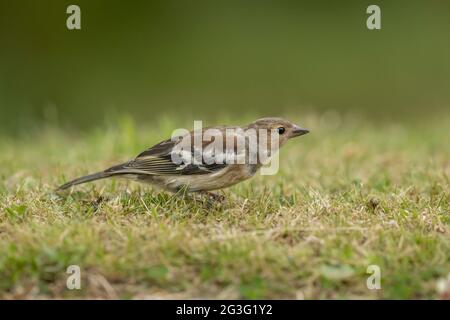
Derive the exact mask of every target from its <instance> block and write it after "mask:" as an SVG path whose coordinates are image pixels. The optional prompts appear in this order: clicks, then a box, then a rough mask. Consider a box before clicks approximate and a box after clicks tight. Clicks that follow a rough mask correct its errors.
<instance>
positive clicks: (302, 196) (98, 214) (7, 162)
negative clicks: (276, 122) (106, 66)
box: [0, 114, 450, 299]
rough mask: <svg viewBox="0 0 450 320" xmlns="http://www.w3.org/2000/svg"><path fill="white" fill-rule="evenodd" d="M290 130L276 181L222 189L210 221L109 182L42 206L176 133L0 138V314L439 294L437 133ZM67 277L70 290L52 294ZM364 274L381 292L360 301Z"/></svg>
mask: <svg viewBox="0 0 450 320" xmlns="http://www.w3.org/2000/svg"><path fill="white" fill-rule="evenodd" d="M294 118H295V117H294ZM223 122H228V123H242V120H239V121H236V120H234V121H232V120H229V121H223ZM299 122H300V123H301V124H303V125H304V126H305V127H308V128H310V129H312V133H311V134H309V135H307V136H305V137H302V138H299V139H298V140H295V141H291V142H289V144H288V145H287V146H286V147H284V148H283V150H282V151H281V156H280V171H279V173H278V174H277V175H276V176H257V177H255V178H254V179H252V180H250V181H248V182H245V183H242V184H240V185H237V186H235V187H232V188H230V189H227V190H225V191H224V195H226V196H227V201H226V202H225V203H224V204H221V205H215V206H213V207H211V206H208V205H206V204H205V203H202V202H201V201H195V202H193V201H189V200H184V199H180V198H177V197H172V195H170V194H166V193H161V192H157V191H154V190H152V188H151V187H149V186H145V185H140V184H137V183H133V182H126V181H123V180H105V181H100V182H96V183H94V184H88V185H84V186H80V187H78V188H75V189H74V190H73V192H72V193H66V194H62V195H57V194H55V193H54V192H53V189H54V188H55V187H56V186H57V185H59V184H61V183H63V182H65V181H66V180H68V179H70V178H74V177H76V176H78V175H82V174H86V173H88V172H91V171H96V170H99V169H102V168H105V167H107V166H109V165H112V164H114V163H116V162H119V161H123V160H126V159H129V158H131V157H132V156H134V155H135V154H137V153H138V152H139V151H141V150H143V149H144V148H145V147H148V146H150V145H152V144H153V143H156V142H158V141H159V140H161V139H163V138H165V137H167V136H170V134H171V131H172V129H174V128H177V127H180V126H185V127H191V126H192V124H190V123H189V122H187V121H179V122H177V121H176V120H167V119H161V121H158V122H157V123H159V124H158V125H156V127H155V125H153V126H152V127H150V128H143V127H137V126H136V125H135V124H134V123H133V121H131V120H130V119H129V118H124V119H123V120H122V121H120V122H119V123H118V125H117V126H113V125H109V126H104V127H101V128H98V129H96V130H93V131H90V132H87V133H83V134H74V133H67V132H65V131H63V130H61V129H57V128H56V127H46V128H42V130H41V132H40V133H38V134H34V135H31V134H30V135H28V136H24V137H16V138H11V137H2V139H0V298H125V299H129V298H225V299H228V298H245V299H253V298H269V299H271V298H294V299H295V298H305V299H317V298H333V299H335V298H337V299H339V298H364V299H366V298H368V299H374V298H375V299H376V298H385V299H399V298H406V299H409V298H442V297H444V295H445V294H448V293H445V292H444V293H443V292H442V289H441V290H440V291H438V290H437V285H438V283H441V287H442V279H444V278H445V277H447V275H448V274H449V272H450V207H449V206H450V205H449V203H450V186H449V179H450V148H449V145H448V128H449V127H450V118H446V117H442V118H441V119H439V120H434V121H431V120H423V121H422V122H418V121H416V122H407V123H403V124H402V123H374V122H373V121H371V122H367V121H365V120H364V119H363V118H358V117H349V116H338V115H333V114H324V115H315V114H312V115H309V116H307V117H306V118H304V119H303V121H299ZM445 137H447V138H445ZM73 264H74V265H78V266H80V268H81V279H82V282H81V285H82V288H81V290H68V289H67V288H66V279H67V276H68V275H67V274H66V269H67V267H68V266H69V265H73ZM372 264H375V265H378V266H379V267H380V269H381V286H382V288H381V289H380V290H369V289H368V288H367V286H366V279H367V278H368V276H369V274H367V273H366V269H367V267H368V266H369V265H372ZM444 287H445V286H444Z"/></svg>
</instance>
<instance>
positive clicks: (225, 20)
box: [0, 0, 450, 134]
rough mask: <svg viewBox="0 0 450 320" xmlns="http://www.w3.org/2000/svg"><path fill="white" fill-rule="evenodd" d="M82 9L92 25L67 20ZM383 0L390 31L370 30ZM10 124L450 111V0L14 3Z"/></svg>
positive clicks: (3, 98) (4, 126)
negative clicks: (73, 7)
mask: <svg viewBox="0 0 450 320" xmlns="http://www.w3.org/2000/svg"><path fill="white" fill-rule="evenodd" d="M69 4H78V5H79V6H80V7H81V24H82V30H78V31H77V30H75V31H69V30H67V28H66V18H67V16H68V15H67V14H66V8H67V6H68V5H69ZM370 4H378V5H379V6H380V7H381V11H382V30H380V31H369V30H368V29H367V28H366V19H367V17H368V15H367V14H366V8H367V6H368V5H370ZM0 46H1V47H0V126H1V129H0V131H3V132H6V133H10V134H13V133H16V132H20V131H23V130H24V129H26V130H31V129H32V128H39V126H40V125H41V124H43V123H53V124H56V125H58V126H63V127H67V128H73V129H75V130H76V129H78V128H80V129H85V128H89V127H93V126H96V125H98V124H99V123H102V122H103V121H105V119H108V118H109V117H111V116H112V115H115V114H116V115H117V114H124V113H125V114H131V115H132V116H134V117H135V118H136V119H138V121H140V122H141V123H146V124H148V123H151V122H152V121H157V119H158V117H160V116H161V115H164V116H187V117H190V118H194V119H208V118H209V119H213V118H219V117H220V116H222V115H231V116H232V117H234V116H236V117H238V116H240V115H242V114H245V115H247V116H248V115H251V116H252V117H255V118H256V117H259V116H266V115H280V114H283V113H294V114H298V115H301V114H303V113H307V112H311V111H314V112H315V111H316V110H317V112H322V111H324V110H337V111H338V112H341V111H342V112H352V113H353V112H354V113H358V114H363V115H367V118H369V119H370V118H371V119H399V120H400V121H407V120H406V119H411V117H414V118H415V119H420V118H419V117H422V116H424V115H426V114H432V115H434V116H436V115H438V116H439V115H440V114H442V113H448V112H449V106H450V1H444V0H442V1H437V0H434V1H410V0H409V1H406V0H403V1H339V2H338V1H255V0H246V1H244V0H241V1H233V0H227V1H167V0H165V1H127V2H125V1H111V0H108V1H106V0H105V1H103V0H95V1H92V0H84V1H82V0H77V1H62V0H54V1H48V0H40V1H32V0H28V1H24V0H18V1H6V0H0Z"/></svg>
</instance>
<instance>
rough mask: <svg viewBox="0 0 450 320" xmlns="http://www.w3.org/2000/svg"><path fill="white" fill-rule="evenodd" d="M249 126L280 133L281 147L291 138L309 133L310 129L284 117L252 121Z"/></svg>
mask: <svg viewBox="0 0 450 320" xmlns="http://www.w3.org/2000/svg"><path fill="white" fill-rule="evenodd" d="M248 127H249V128H254V129H256V130H259V129H265V130H267V131H268V132H269V134H271V133H272V132H274V133H275V134H277V135H278V139H279V140H278V141H279V146H280V147H281V146H282V145H283V144H284V143H286V141H288V140H289V139H291V138H295V137H299V136H302V135H304V134H307V133H308V132H309V130H307V129H304V128H302V127H300V126H298V125H296V124H294V123H292V122H290V121H288V120H285V119H282V118H262V119H258V120H256V121H254V122H252V123H251V124H250V125H249V126H248Z"/></svg>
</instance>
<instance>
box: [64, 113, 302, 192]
mask: <svg viewBox="0 0 450 320" xmlns="http://www.w3.org/2000/svg"><path fill="white" fill-rule="evenodd" d="M280 128H282V129H283V130H281V129H280ZM211 129H212V130H213V132H216V133H217V134H220V136H221V137H222V148H223V149H221V151H220V152H223V154H220V152H215V151H217V150H216V149H213V148H212V143H213V142H214V140H212V141H211V140H209V139H205V137H204V134H205V132H206V130H209V131H208V132H210V131H211ZM227 129H228V132H227ZM233 129H234V135H229V134H226V133H229V131H230V130H233ZM239 129H241V130H239ZM246 129H255V130H259V129H267V130H278V131H273V132H276V134H279V137H278V138H279V146H278V147H281V146H282V145H283V144H284V143H285V142H286V141H287V140H288V139H290V138H293V137H296V136H300V135H303V134H306V133H308V132H309V131H308V130H306V129H302V128H300V127H299V126H296V125H294V124H292V123H291V122H289V121H287V120H283V119H280V118H263V119H259V120H257V121H255V122H253V123H251V124H249V125H248V126H246V127H236V126H228V127H227V126H220V127H210V128H204V129H203V130H202V131H191V132H190V133H189V134H188V135H184V136H181V137H179V138H178V139H168V140H165V141H162V142H160V143H158V144H156V145H154V146H153V147H151V148H149V149H147V150H145V151H144V152H142V153H141V154H139V155H138V156H137V157H136V158H135V159H133V160H131V161H128V162H125V163H123V164H119V165H116V166H113V167H111V168H109V169H106V170H105V171H102V172H98V173H94V174H91V175H88V176H84V177H81V178H78V179H75V180H73V181H70V182H68V183H66V184H64V185H62V186H60V187H59V189H60V190H63V189H67V188H70V187H72V186H75V185H78V184H82V183H86V182H90V181H94V180H99V179H104V178H109V177H124V178H129V179H133V180H137V181H141V182H146V183H151V184H153V185H156V186H158V187H161V188H162V189H165V190H168V191H171V192H177V191H179V190H181V189H183V190H186V191H187V192H206V191H211V190H217V189H222V188H226V187H229V186H232V185H234V184H236V183H239V182H241V181H244V180H246V179H249V178H251V177H252V176H253V175H254V174H255V173H256V172H257V171H258V169H259V168H260V167H261V166H262V163H261V162H262V161H261V160H260V159H259V158H258V156H257V155H254V154H252V148H249V147H248V146H246V148H245V149H239V148H237V145H238V143H237V141H242V140H239V139H244V140H245V141H247V142H248V137H245V136H243V135H242V132H243V131H245V130H246ZM281 131H283V132H282V133H281V134H280V133H279V132H281ZM218 137H219V136H218ZM196 139H201V140H200V142H201V146H202V148H201V152H200V150H199V149H198V148H196V145H195V143H193V142H194V141H196ZM227 139H228V141H227ZM230 139H231V140H230ZM246 139H247V140H246ZM197 141H198V140H197ZM184 143H187V144H186V146H191V147H190V148H188V151H186V150H185V149H184V150H183V151H184V153H183V152H179V150H180V146H181V147H182V146H183V144H184ZM217 144H220V140H219V141H217ZM268 144H270V142H268ZM208 146H209V148H208ZM230 146H231V147H230ZM275 151H276V150H275ZM174 152H179V153H178V156H179V157H181V158H180V159H182V160H183V162H182V163H175V162H174V161H173V159H174V158H173V156H174ZM208 152H209V153H213V154H214V156H216V157H223V158H225V157H234V159H237V161H244V162H245V163H242V162H237V161H236V162H235V163H234V164H228V162H225V163H209V162H208V161H207V160H206V162H205V159H208V158H207V156H209V154H208V155H207V154H206V153H208ZM251 156H256V157H257V161H256V163H250V161H248V159H250V157H251ZM187 158H191V161H190V162H189V161H186V160H187ZM193 158H195V159H198V161H197V162H193V161H192V159H193Z"/></svg>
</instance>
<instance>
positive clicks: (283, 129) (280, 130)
mask: <svg viewBox="0 0 450 320" xmlns="http://www.w3.org/2000/svg"><path fill="white" fill-rule="evenodd" d="M277 130H278V133H279V134H283V133H284V132H285V131H286V129H285V128H284V127H279V128H278V129H277Z"/></svg>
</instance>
